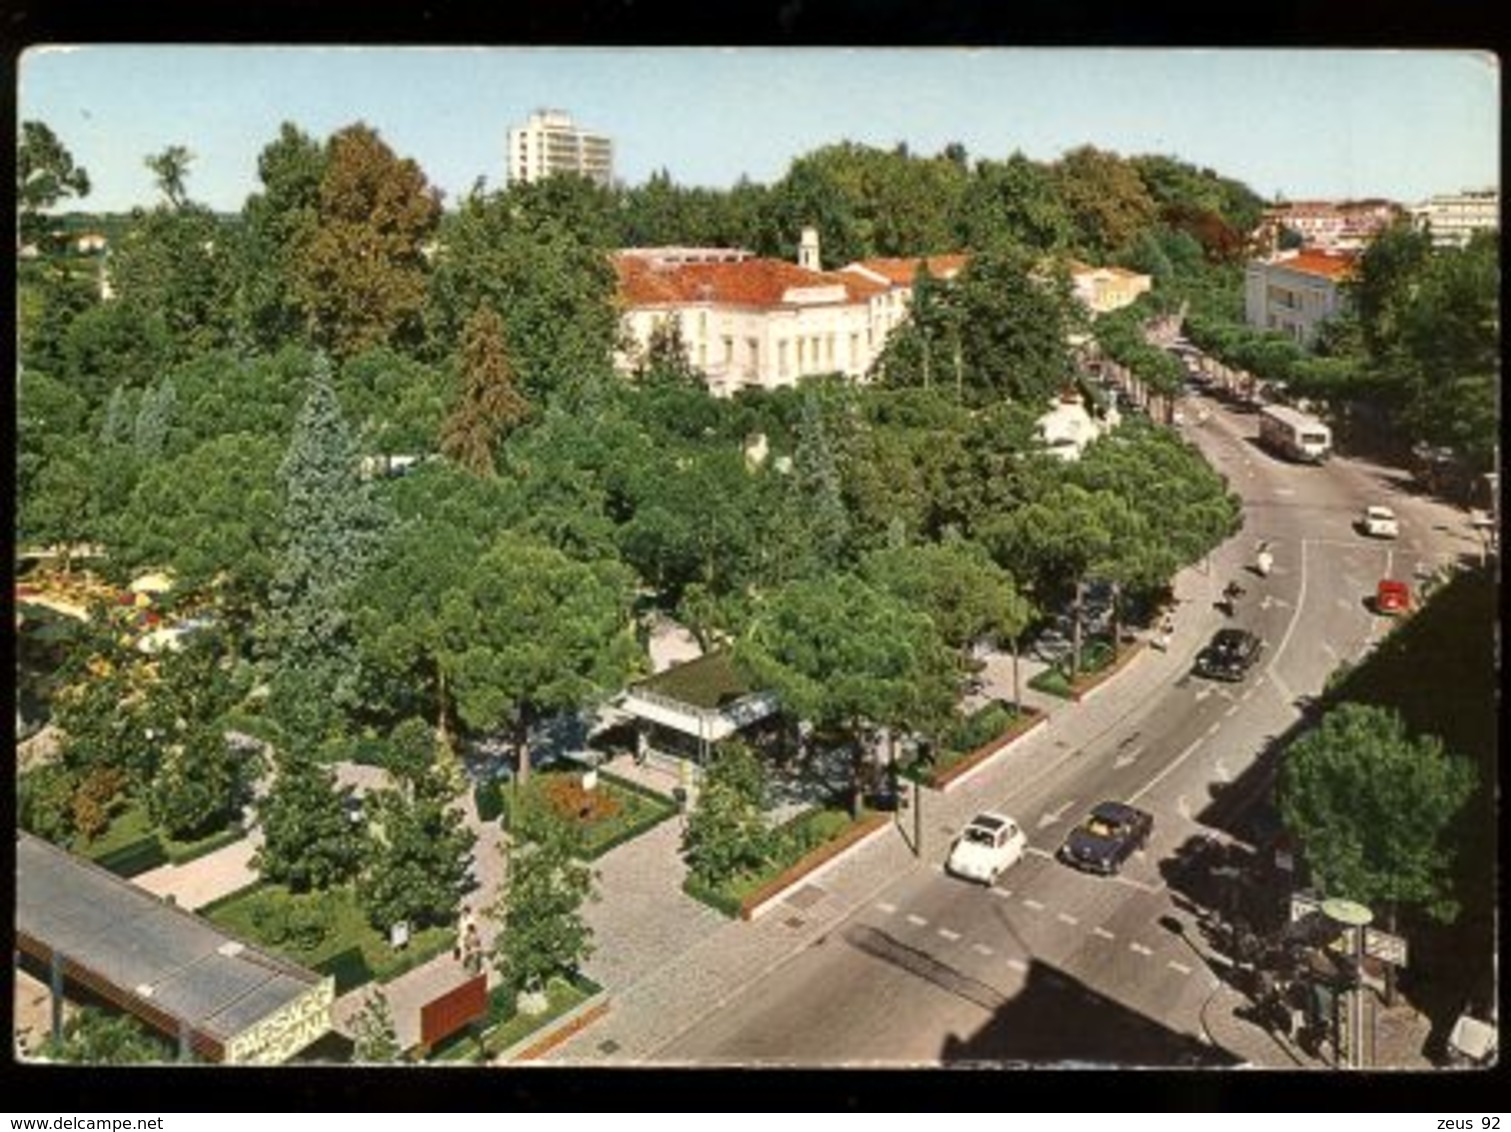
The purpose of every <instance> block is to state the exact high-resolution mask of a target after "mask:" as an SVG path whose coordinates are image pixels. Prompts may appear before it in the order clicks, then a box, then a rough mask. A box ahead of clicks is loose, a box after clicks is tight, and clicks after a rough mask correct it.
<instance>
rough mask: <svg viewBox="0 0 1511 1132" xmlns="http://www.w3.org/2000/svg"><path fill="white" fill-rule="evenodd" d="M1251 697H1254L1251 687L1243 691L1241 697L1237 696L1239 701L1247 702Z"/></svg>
mask: <svg viewBox="0 0 1511 1132" xmlns="http://www.w3.org/2000/svg"><path fill="white" fill-rule="evenodd" d="M1253 695H1254V689H1253V688H1252V687H1251V688H1247V689H1245V690H1244V693H1243V695H1241V696H1239V697H1238V698H1239V699H1240V700H1248V699H1249V698H1250V697H1252V696H1253Z"/></svg>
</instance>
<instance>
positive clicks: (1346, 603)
mask: <svg viewBox="0 0 1511 1132" xmlns="http://www.w3.org/2000/svg"><path fill="white" fill-rule="evenodd" d="M1333 604H1334V605H1336V606H1337V607H1338V608H1339V609H1344V610H1348V609H1352V608H1353V607H1354V603H1353V602H1352V601H1351V600H1350V599H1348V598H1346V597H1339V598H1334V599H1333Z"/></svg>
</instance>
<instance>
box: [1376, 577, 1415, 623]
mask: <svg viewBox="0 0 1511 1132" xmlns="http://www.w3.org/2000/svg"><path fill="white" fill-rule="evenodd" d="M1410 608H1411V588H1410V587H1409V586H1408V585H1407V584H1406V583H1405V582H1397V581H1393V580H1391V579H1390V578H1385V579H1383V580H1382V581H1381V582H1380V584H1379V585H1378V586H1376V587H1375V612H1376V613H1379V614H1384V615H1387V616H1388V615H1390V614H1393V613H1405V612H1407V611H1408V610H1409V609H1410Z"/></svg>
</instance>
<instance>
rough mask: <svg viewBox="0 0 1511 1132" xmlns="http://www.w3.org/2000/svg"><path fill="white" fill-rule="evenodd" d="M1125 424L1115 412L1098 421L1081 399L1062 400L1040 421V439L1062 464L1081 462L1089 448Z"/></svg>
mask: <svg viewBox="0 0 1511 1132" xmlns="http://www.w3.org/2000/svg"><path fill="white" fill-rule="evenodd" d="M1121 423H1122V418H1121V417H1120V416H1119V415H1118V411H1117V409H1115V408H1109V409H1108V410H1107V415H1106V416H1105V417H1104V418H1102V419H1101V420H1098V419H1097V418H1096V417H1094V416H1092V415H1091V413H1090V412H1089V411H1088V410H1087V408H1086V406H1085V405H1084V404H1082V402H1081V398H1080V397H1073V398H1062V399H1058V400H1056V401H1054V402H1053V403H1052V405H1051V407H1050V410H1049V412H1047V413H1045V414H1044V415H1043V416H1042V417H1040V418H1039V420H1038V427H1039V435H1040V437H1042V438H1043V440H1044V445H1045V447H1046V448H1047V449H1048V451H1049V453H1050V455H1052V456H1058V457H1059V458H1060V459H1062V460H1066V461H1073V460H1079V459H1080V458H1081V453H1083V452H1084V451H1085V450H1086V446H1087V445H1088V444H1090V443H1091V442H1092V441H1093V440H1095V439H1096V438H1097V437H1099V436H1101V435H1102V434H1103V433H1105V432H1110V431H1111V430H1112V429H1114V428H1116V427H1117V426H1118V425H1119V424H1121Z"/></svg>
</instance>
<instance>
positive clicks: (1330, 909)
mask: <svg viewBox="0 0 1511 1132" xmlns="http://www.w3.org/2000/svg"><path fill="white" fill-rule="evenodd" d="M1322 914H1323V915H1324V916H1326V917H1327V918H1328V919H1329V920H1331V921H1332V922H1333V923H1334V924H1337V925H1338V926H1339V927H1340V928H1342V929H1343V933H1344V939H1345V940H1347V941H1348V943H1349V945H1350V946H1349V950H1350V951H1351V952H1352V954H1351V955H1350V956H1349V959H1350V960H1351V961H1352V963H1353V970H1354V979H1353V985H1352V986H1351V987H1350V988H1349V995H1348V1064H1349V1066H1350V1067H1351V1068H1354V1069H1360V1068H1362V1067H1363V1064H1364V1035H1363V1030H1364V994H1363V983H1362V982H1361V981H1360V980H1359V978H1358V972H1359V968H1360V964H1361V963H1362V961H1363V958H1364V929H1365V928H1366V927H1368V926H1369V924H1370V923H1371V922H1373V920H1374V918H1375V914H1374V913H1373V912H1371V911H1370V910H1369V909H1368V908H1366V907H1365V906H1364V905H1363V904H1360V903H1358V902H1357V901H1354V900H1342V899H1338V898H1333V899H1330V900H1324V901H1323V902H1322ZM1339 1060H1340V1061H1341V1060H1342V1059H1341V1058H1340V1059H1339Z"/></svg>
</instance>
